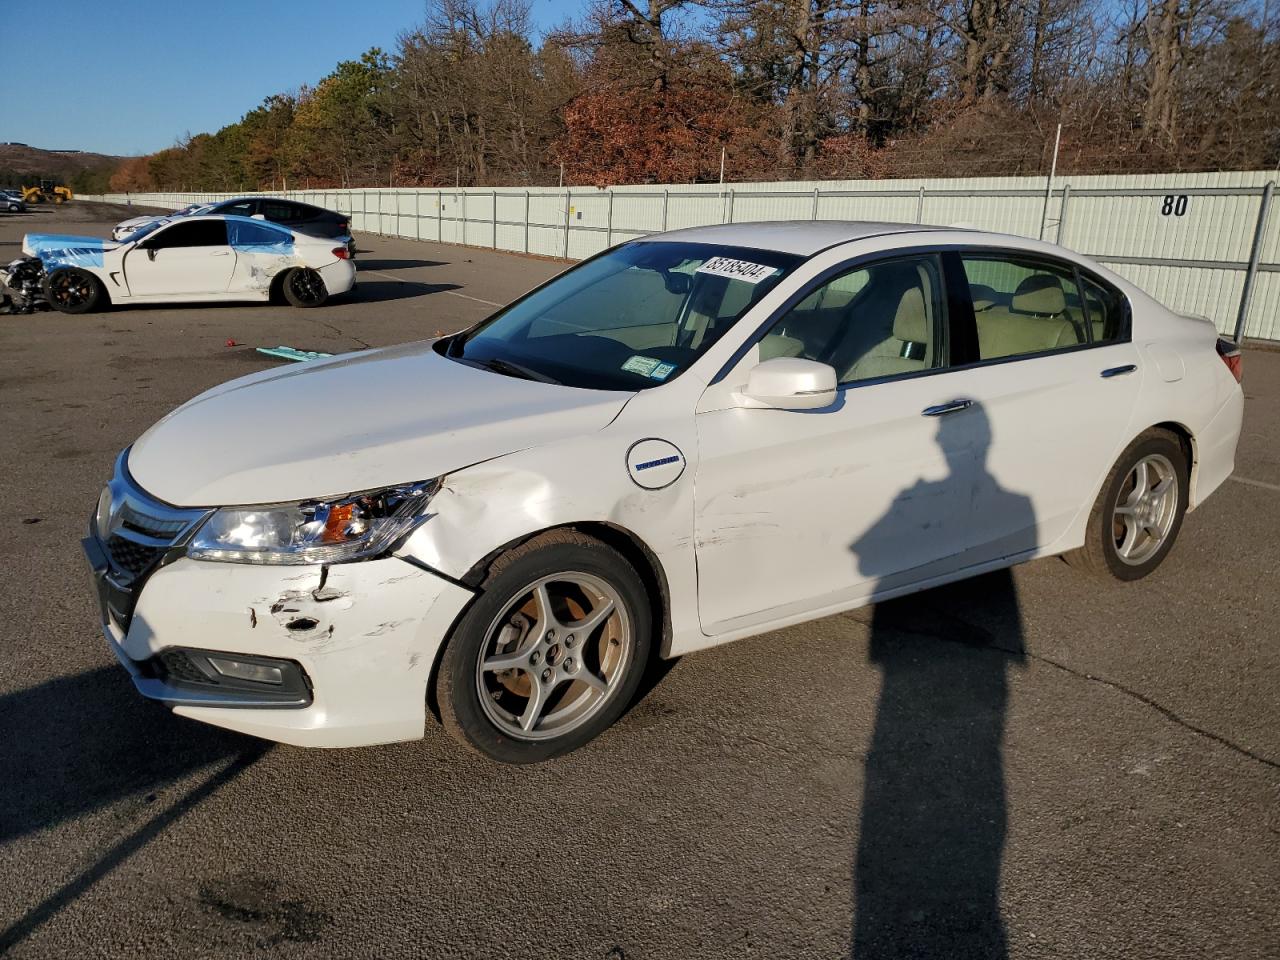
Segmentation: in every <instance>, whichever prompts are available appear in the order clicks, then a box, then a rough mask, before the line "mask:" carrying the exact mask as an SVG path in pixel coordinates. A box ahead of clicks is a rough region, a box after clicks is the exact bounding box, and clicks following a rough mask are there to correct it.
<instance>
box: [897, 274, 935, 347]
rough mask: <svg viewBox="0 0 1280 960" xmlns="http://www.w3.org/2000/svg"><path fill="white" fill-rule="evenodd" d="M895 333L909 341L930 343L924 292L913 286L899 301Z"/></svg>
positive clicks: (899, 337)
mask: <svg viewBox="0 0 1280 960" xmlns="http://www.w3.org/2000/svg"><path fill="white" fill-rule="evenodd" d="M893 335H894V336H895V337H897V338H898V339H899V340H906V341H907V342H908V343H928V342H929V340H930V339H931V338H930V336H929V315H928V312H927V311H926V310H925V308H924V293H923V292H922V291H921V290H920V288H919V287H918V286H917V287H911V288H909V289H908V290H907V292H906V293H904V294H903V295H902V299H901V300H899V301H898V312H897V313H895V314H894V315H893Z"/></svg>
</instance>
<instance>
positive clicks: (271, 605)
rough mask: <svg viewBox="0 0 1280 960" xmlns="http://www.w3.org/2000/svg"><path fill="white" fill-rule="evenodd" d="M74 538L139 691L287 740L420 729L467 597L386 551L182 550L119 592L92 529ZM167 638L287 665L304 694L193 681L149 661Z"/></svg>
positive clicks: (342, 743)
mask: <svg viewBox="0 0 1280 960" xmlns="http://www.w3.org/2000/svg"><path fill="white" fill-rule="evenodd" d="M84 546H85V551H86V555H87V556H88V558H89V562H90V567H91V569H92V572H93V581H94V587H95V593H96V594H97V597H98V601H99V605H100V609H101V612H102V621H103V633H104V635H105V636H106V639H107V641H108V644H109V645H110V647H111V649H112V652H114V653H115V655H116V657H117V658H118V659H119V660H120V662H121V664H122V665H123V666H124V667H125V669H127V670H128V671H129V673H130V675H131V676H132V677H133V681H134V685H135V686H136V687H137V688H138V691H139V692H140V693H141V694H143V696H146V697H150V698H152V699H155V700H160V701H163V702H164V703H166V704H168V705H169V706H170V707H171V708H172V709H173V711H174V713H176V714H178V715H180V716H184V717H190V718H192V719H195V720H203V721H204V722H206V723H211V724H214V725H216V726H219V727H226V728H227V729H230V730H237V731H240V732H242V733H248V734H252V735H254V736H259V737H265V738H267V739H269V740H277V741H280V742H283V743H292V744H297V745H299V746H309V747H351V746H363V745H367V744H375V743H390V742H393V741H397V740H412V739H416V738H418V737H421V736H422V733H423V727H424V724H425V723H426V693H427V683H428V680H429V679H430V673H431V669H432V665H433V664H434V662H435V658H436V654H437V652H438V651H439V649H440V646H441V644H442V643H443V642H444V640H445V638H446V637H447V636H448V634H449V630H450V628H451V627H452V625H453V622H454V620H455V619H456V618H457V616H458V615H459V614H460V613H461V612H462V610H463V608H464V607H465V606H466V604H467V602H468V601H469V600H470V598H471V596H472V594H471V593H470V592H469V591H468V590H466V589H464V588H462V587H459V586H457V585H455V584H453V583H451V582H449V581H447V580H444V579H442V578H440V577H438V576H435V575H434V574H431V573H429V572H427V571H425V570H422V569H420V568H418V567H416V566H414V565H412V564H410V563H408V562H406V561H404V560H400V559H397V558H394V557H389V558H386V559H382V560H370V561H367V562H363V563H347V564H337V565H334V566H330V567H328V568H327V570H326V569H325V568H322V567H320V566H265V565H255V564H236V563H213V562H207V561H197V560H190V559H186V558H182V559H178V560H175V561H173V562H172V563H168V564H165V565H162V566H160V567H159V568H158V569H156V570H155V571H154V572H153V573H151V574H150V575H149V576H147V577H146V579H145V580H144V581H143V582H142V583H141V584H140V585H135V586H134V587H133V589H134V590H135V591H136V595H130V596H123V595H122V592H121V588H120V587H118V586H117V585H116V584H115V583H114V582H113V580H112V578H111V574H110V569H109V565H108V564H106V562H105V558H104V557H103V556H102V551H101V548H100V546H98V545H97V541H96V539H95V538H93V537H90V538H89V539H88V540H86V541H85V544H84ZM95 549H96V550H97V555H95ZM125 611H128V612H125ZM173 648H187V649H191V648H196V649H199V650H201V651H206V652H211V651H212V652H217V653H220V654H231V655H235V654H239V655H243V656H247V657H249V658H251V659H253V658H259V659H261V660H262V661H263V662H268V661H270V662H281V661H284V662H287V663H290V664H296V665H297V667H298V670H299V671H300V672H301V674H302V676H303V677H304V678H305V682H306V685H307V688H308V690H307V692H308V693H309V697H303V698H299V699H298V700H296V701H295V702H293V703H287V702H279V701H276V702H257V703H255V702H254V700H253V697H252V695H251V694H246V693H245V691H244V688H243V686H241V687H240V688H239V689H230V688H226V687H222V688H220V687H219V686H217V685H216V684H215V685H211V686H204V687H202V686H201V685H200V684H190V683H183V682H181V681H180V680H175V678H174V677H173V676H172V675H168V674H166V673H165V672H164V671H163V670H160V671H156V670H154V669H152V668H151V666H150V665H152V664H154V663H156V662H157V660H158V659H161V658H162V655H165V656H167V655H171V654H172V652H173Z"/></svg>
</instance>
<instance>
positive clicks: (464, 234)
mask: <svg viewBox="0 0 1280 960" xmlns="http://www.w3.org/2000/svg"><path fill="white" fill-rule="evenodd" d="M462 245H463V246H464V247H465V246H466V245H467V192H466V191H465V190H464V191H462Z"/></svg>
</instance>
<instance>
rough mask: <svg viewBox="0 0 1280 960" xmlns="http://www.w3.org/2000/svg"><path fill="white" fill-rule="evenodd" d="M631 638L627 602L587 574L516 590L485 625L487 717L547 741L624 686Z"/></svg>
mask: <svg viewBox="0 0 1280 960" xmlns="http://www.w3.org/2000/svg"><path fill="white" fill-rule="evenodd" d="M634 649H635V637H634V632H633V628H632V624H631V618H630V617H629V616H628V613H627V608H626V604H624V603H623V601H622V598H621V597H620V596H619V594H618V591H617V590H616V589H614V587H612V586H611V585H610V584H608V583H607V582H605V581H604V580H602V579H600V578H599V577H595V576H592V575H591V574H587V573H561V574H556V575H554V576H550V577H543V578H542V579H540V580H538V581H536V582H534V583H532V584H530V585H529V586H527V587H525V588H524V589H523V590H521V591H520V592H519V593H518V594H516V595H515V597H514V598H513V599H512V601H511V602H510V603H508V604H507V606H506V607H505V608H504V610H503V612H502V613H501V614H500V615H499V616H498V617H497V618H496V619H495V620H494V621H493V623H492V624H491V625H490V627H489V629H488V632H487V633H486V636H485V641H484V643H483V644H482V645H481V647H480V656H479V659H478V660H477V662H476V674H475V677H476V686H477V691H478V692H479V695H480V703H481V706H482V707H483V709H484V712H485V714H486V715H487V716H488V718H489V720H490V721H491V722H492V723H493V724H494V725H495V726H496V727H498V729H500V730H501V731H502V732H503V733H505V734H507V735H508V736H510V737H512V738H515V739H519V740H547V739H550V738H552V737H558V736H562V735H564V734H566V733H568V732H569V731H571V730H575V729H577V728H578V727H580V726H582V725H583V724H584V723H586V722H587V721H588V720H589V719H590V718H591V717H592V716H594V715H595V714H596V713H597V712H599V710H600V709H601V708H602V707H603V706H604V705H605V703H607V702H609V701H610V700H611V699H612V698H613V696H614V694H615V693H616V692H617V690H618V688H619V687H620V686H621V685H622V681H623V678H624V677H625V676H626V674H627V670H628V668H629V666H630V663H631V659H632V657H633V656H634Z"/></svg>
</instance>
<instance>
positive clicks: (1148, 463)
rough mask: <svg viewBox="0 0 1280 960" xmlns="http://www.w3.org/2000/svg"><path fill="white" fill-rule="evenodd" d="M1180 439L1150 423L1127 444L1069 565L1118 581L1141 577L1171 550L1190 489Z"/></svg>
mask: <svg viewBox="0 0 1280 960" xmlns="http://www.w3.org/2000/svg"><path fill="white" fill-rule="evenodd" d="M1189 474H1190V470H1189V465H1188V462H1187V455H1186V452H1185V451H1184V449H1183V446H1182V443H1181V442H1180V440H1179V438H1178V437H1177V436H1176V435H1175V434H1173V433H1171V432H1170V431H1168V430H1164V429H1161V428H1152V429H1150V430H1147V431H1145V432H1144V433H1142V434H1141V435H1139V436H1138V438H1137V439H1136V440H1134V441H1133V443H1131V444H1129V446H1128V447H1127V448H1126V449H1125V451H1124V453H1122V454H1121V455H1120V458H1119V459H1118V460H1117V461H1116V463H1115V466H1113V467H1112V468H1111V472H1110V473H1109V474H1107V479H1106V481H1105V482H1104V483H1103V484H1102V490H1101V492H1100V493H1099V494H1098V499H1097V501H1096V502H1095V503H1094V505H1093V510H1092V511H1091V512H1090V514H1089V523H1088V526H1087V528H1086V530H1085V541H1084V546H1083V547H1081V548H1080V549H1078V550H1073V551H1071V552H1070V553H1068V554H1065V555H1064V557H1063V559H1065V560H1066V561H1067V562H1068V563H1069V564H1071V565H1072V566H1073V567H1079V568H1080V569H1082V570H1088V571H1089V572H1090V573H1094V574H1097V575H1099V576H1109V577H1114V578H1115V579H1117V580H1126V581H1128V580H1140V579H1142V578H1143V577H1145V576H1147V575H1148V574H1149V573H1151V572H1152V571H1153V570H1155V569H1156V567H1158V566H1160V564H1161V563H1163V562H1164V558H1165V557H1166V556H1168V555H1169V551H1170V550H1172V549H1173V544H1174V541H1175V540H1176V539H1177V538H1178V531H1179V530H1181V529H1182V519H1183V517H1184V516H1185V515H1186V512H1187V495H1188V493H1189V491H1190V483H1189Z"/></svg>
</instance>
